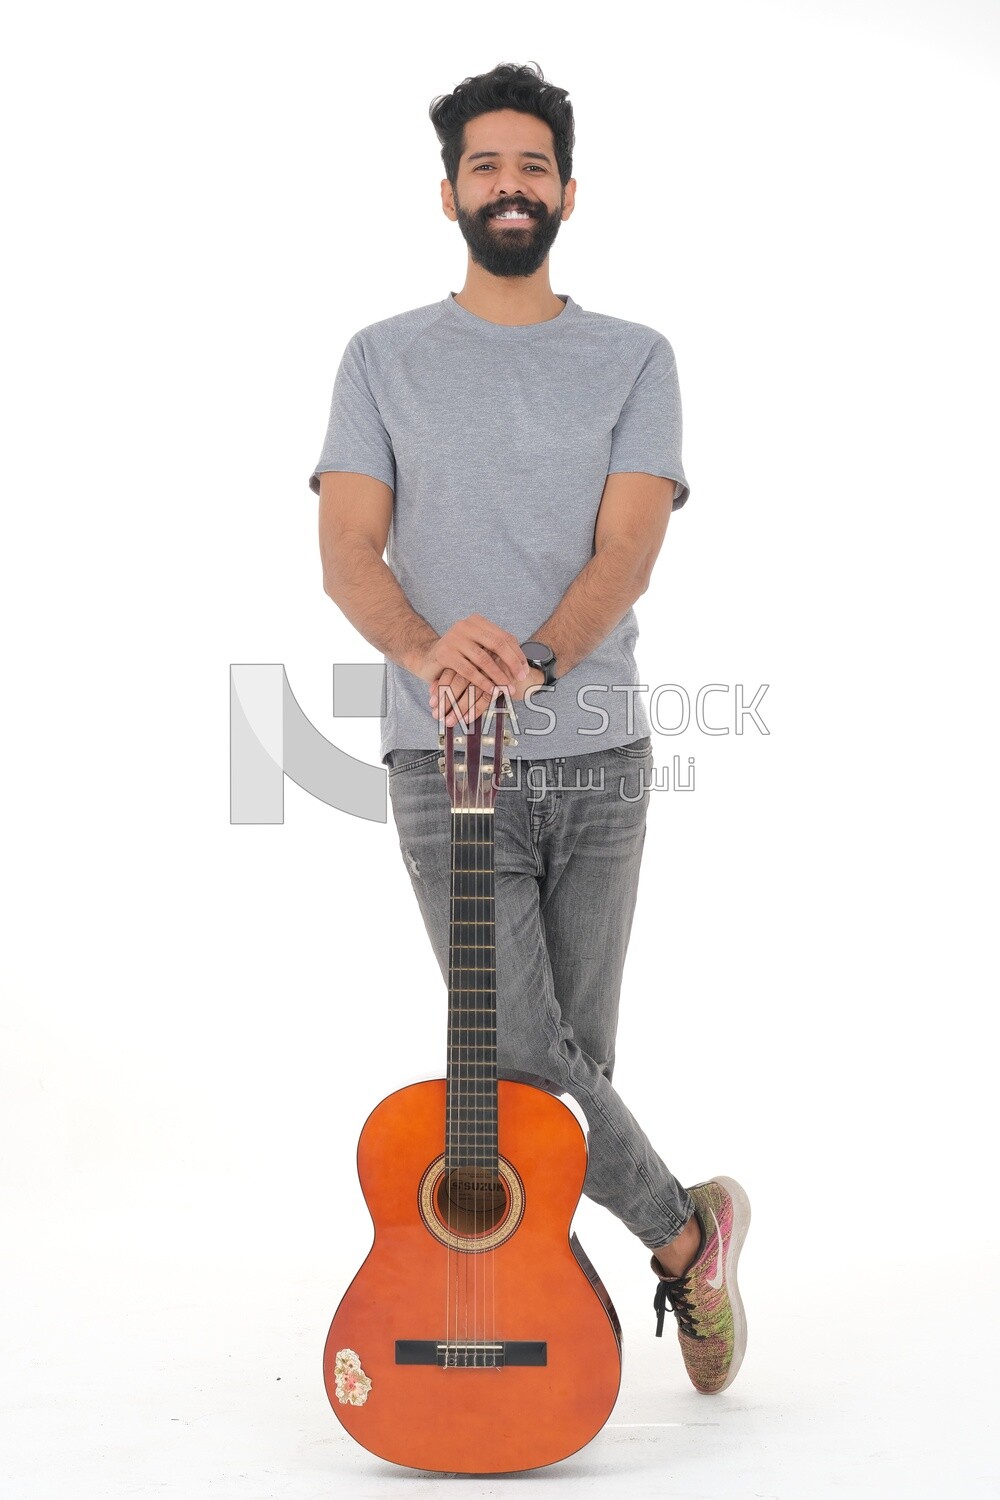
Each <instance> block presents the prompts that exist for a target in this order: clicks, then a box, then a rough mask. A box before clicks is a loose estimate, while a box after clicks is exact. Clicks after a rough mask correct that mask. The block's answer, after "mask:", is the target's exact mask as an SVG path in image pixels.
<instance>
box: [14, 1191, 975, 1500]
mask: <svg viewBox="0 0 1000 1500" xmlns="http://www.w3.org/2000/svg"><path fill="white" fill-rule="evenodd" d="M77 1196H78V1200H79V1195H77ZM98 1196H99V1197H100V1195H98ZM248 1210H249V1211H248V1215H247V1216H246V1217H244V1216H243V1215H236V1216H233V1217H230V1218H228V1220H227V1217H226V1215H222V1216H221V1219H220V1215H219V1214H218V1213H214V1212H213V1211H212V1208H211V1205H210V1204H209V1203H208V1202H207V1201H206V1205H205V1210H204V1214H203V1215H202V1216H201V1218H200V1219H199V1216H198V1214H197V1213H192V1212H191V1202H190V1201H189V1202H188V1205H187V1210H186V1211H185V1213H184V1215H183V1216H182V1217H181V1218H180V1219H178V1217H177V1216H176V1199H175V1198H174V1197H171V1195H170V1194H169V1193H165V1194H164V1195H163V1196H162V1198H161V1199H159V1200H158V1198H157V1194H156V1193H151V1194H150V1195H149V1197H148V1198H147V1200H146V1201H145V1203H144V1204H142V1205H141V1206H140V1205H138V1204H136V1203H135V1202H133V1203H132V1206H131V1207H130V1208H129V1209H128V1210H124V1209H121V1210H115V1209H113V1208H112V1207H111V1206H110V1205H109V1204H108V1203H107V1202H105V1203H104V1206H103V1207H100V1206H96V1205H95V1203H94V1202H85V1201H76V1202H73V1201H72V1195H70V1196H69V1198H67V1197H63V1198H62V1199H61V1200H59V1201H56V1200H54V1199H53V1200H52V1201H50V1202H49V1203H48V1204H47V1205H46V1204H44V1203H40V1202H39V1201H37V1200H36V1201H35V1202H34V1203H24V1204H19V1205H15V1233H14V1234H9V1235H8V1236H7V1240H6V1255H7V1258H8V1260H9V1269H8V1272H7V1275H6V1277H5V1282H6V1287H7V1290H8V1293H9V1291H10V1289H11V1287H12V1285H13V1286H14V1287H15V1288H16V1295H15V1296H14V1297H13V1298H11V1297H9V1296H8V1299H7V1312H6V1321H7V1328H6V1332H5V1338H4V1360H3V1387H2V1404H3V1418H4V1420H3V1435H2V1439H0V1475H2V1484H0V1489H2V1493H3V1496H4V1500H53V1497H59V1500H62V1497H72V1500H111V1497H118V1496H129V1495H150V1496H157V1497H173V1496H177V1497H183V1500H203V1497H204V1500H215V1497H218V1500H225V1497H229V1496H233V1497H240V1500H244V1497H245V1500H270V1497H280V1500H314V1497H321V1496H323V1497H326V1496H331V1495H332V1496H337V1497H345V1500H347V1497H354V1496H357V1497H365V1500H376V1497H383V1496H386V1497H389V1496H405V1495H407V1494H413V1493H418V1494H427V1493H432V1494H433V1493H437V1492H438V1490H439V1489H440V1490H441V1491H442V1492H443V1491H444V1489H445V1487H447V1490H448V1493H449V1494H451V1495H455V1496H459V1495H468V1496H480V1495H483V1496H487V1495H499V1494H501V1493H503V1492H505V1491H507V1490H508V1489H509V1488H510V1487H511V1486H515V1487H516V1490H517V1493H518V1494H519V1495H525V1496H527V1495H533V1494H541V1493H543V1492H545V1493H552V1492H553V1491H554V1490H558V1489H559V1488H560V1487H564V1486H570V1487H573V1489H574V1492H576V1491H580V1492H583V1493H593V1494H598V1493H600V1494H602V1495H606V1494H607V1492H608V1488H609V1485H611V1484H613V1485H614V1492H615V1494H616V1495H618V1494H622V1495H628V1496H677V1497H691V1500H695V1497H697V1500H713V1497H723V1496H726V1497H729V1496H741V1497H747V1500H755V1497H768V1500H772V1497H780V1500H812V1497H824V1496H837V1495H849V1496H851V1497H852V1500H861V1497H868V1496H871V1497H872V1500H886V1497H893V1496H899V1497H906V1500H918V1497H924V1496H926V1497H928V1500H930V1497H935V1500H937V1497H940V1496H943V1495H954V1496H960V1497H963V1500H965V1497H968V1500H974V1497H978V1496H996V1495H997V1494H1000V1464H998V1461H997V1456H996V1446H995V1435H994V1433H995V1429H994V1407H995V1397H996V1379H995V1372H994V1363H993V1361H994V1350H995V1348H996V1344H997V1339H996V1335H997V1324H996V1312H995V1307H993V1306H991V1307H990V1308H989V1309H988V1310H987V1309H984V1308H983V1307H982V1306H977V1301H978V1300H979V1296H980V1295H981V1294H977V1293H976V1292H975V1291H974V1290H973V1289H972V1288H971V1287H970V1289H969V1292H968V1299H967V1300H964V1299H963V1292H962V1280H961V1276H962V1274H963V1268H962V1267H956V1273H955V1275H954V1276H949V1275H940V1274H937V1275H935V1274H932V1272H931V1269H930V1267H929V1266H928V1267H926V1268H924V1267H921V1266H920V1264H919V1263H917V1262H915V1261H913V1260H904V1262H903V1264H902V1265H899V1264H898V1263H896V1262H894V1261H893V1255H894V1252H895V1251H896V1250H897V1249H898V1248H899V1247H898V1246H896V1245H892V1244H883V1245H882V1246H881V1247H880V1254H879V1259H878V1261H873V1262H872V1264H871V1267H870V1269H868V1270H866V1271H865V1272H864V1273H861V1272H855V1273H853V1274H851V1275H848V1276H845V1277H838V1276H836V1275H835V1274H833V1273H832V1272H831V1271H830V1270H828V1269H825V1270H823V1271H821V1272H814V1273H813V1274H812V1275H810V1276H806V1275H803V1274H802V1273H801V1272H800V1273H799V1274H798V1277H797V1279H796V1280H794V1281H792V1282H791V1283H789V1282H788V1281H787V1279H785V1280H783V1279H782V1274H781V1273H780V1272H779V1269H778V1268H777V1267H775V1266H774V1265H773V1264H772V1265H771V1266H767V1265H764V1264H762V1263H761V1259H762V1257H761V1256H760V1255H757V1256H755V1255H754V1253H753V1234H752V1232H751V1239H750V1240H748V1244H747V1250H746V1252H745V1255H744V1261H743V1267H742V1276H741V1280H742V1284H743V1287H744V1293H745V1300H746V1303H747V1307H748V1316H749V1323H750V1345H749V1350H748V1354H747V1358H746V1361H745V1364H744V1367H743V1370H742V1372H741V1374H740V1376H739V1378H738V1379H737V1381H736V1382H735V1384H734V1385H733V1387H732V1388H731V1390H730V1391H728V1392H726V1393H724V1394H723V1395H721V1396H717V1397H704V1396H699V1395H698V1394H697V1393H696V1392H695V1391H693V1390H692V1389H691V1388H690V1387H689V1386H688V1385H687V1383H686V1379H685V1376H684V1373H683V1369H682V1366H681V1362H680V1356H679V1351H678V1350H677V1347H676V1343H675V1341H674V1338H673V1336H672V1330H671V1328H670V1327H669V1326H668V1329H667V1330H666V1333H667V1334H670V1335H671V1336H670V1337H669V1338H668V1337H664V1338H663V1339H662V1340H659V1341H658V1340H656V1339H655V1338H654V1337H653V1315H652V1311H651V1307H650V1303H651V1297H652V1290H653V1283H652V1278H651V1276H650V1275H649V1273H648V1271H646V1270H645V1269H644V1268H643V1265H642V1262H641V1259H640V1258H639V1257H637V1256H636V1254H635V1253H634V1252H633V1250H632V1242H631V1241H630V1240H629V1239H628V1237H627V1236H625V1235H624V1233H623V1232H620V1231H619V1226H617V1225H616V1224H614V1223H613V1221H611V1220H609V1219H608V1217H607V1216H606V1215H603V1214H601V1213H600V1212H599V1211H598V1210H596V1209H593V1208H592V1207H591V1206H590V1205H586V1204H585V1205H584V1206H583V1210H582V1211H581V1220H580V1221H578V1222H579V1224H580V1232H581V1237H582V1238H583V1239H584V1243H585V1244H586V1245H587V1248H588V1250H589V1251H590V1253H591V1255H592V1257H593V1259H594V1260H595V1262H596V1263H597V1264H598V1265H599V1267H600V1269H601V1271H602V1274H603V1275H604V1277H605V1280H606V1281H607V1282H608V1284H609V1288H610V1290H611V1292H612V1295H613V1297H614V1300H615V1302H616V1305H617V1307H618V1311H619V1314H620V1316H621V1318H622V1322H623V1325H624V1334H625V1365H624V1376H623V1384H622V1392H621V1396H620V1398H619V1402H618V1405H617V1407H616V1409H615V1412H614V1414H613V1416H612V1419H611V1421H610V1422H609V1424H608V1425H607V1427H606V1428H605V1429H604V1431H603V1432H601V1434H600V1435H599V1436H598V1437H597V1438H596V1439H595V1440H594V1442H593V1443H591V1444H590V1445H589V1447H587V1448H586V1449H584V1450H583V1451H582V1452H581V1453H579V1454H577V1455H575V1456H574V1457H573V1458H571V1459H568V1460H566V1461H565V1462H564V1463H562V1464H559V1465H556V1466H553V1467H551V1468H549V1469H545V1470H539V1471H536V1472H535V1473H532V1474H522V1475H514V1476H501V1477H496V1478H490V1479H470V1478H457V1477H456V1478H452V1477H448V1476H440V1475H426V1474H415V1473H410V1472H408V1471H405V1470H400V1469H396V1468H395V1467H392V1466H389V1465H385V1464H383V1463H380V1462H378V1461H376V1460H374V1459H373V1458H371V1457H370V1456H369V1455H368V1454H367V1453H365V1452H364V1451H363V1450H361V1449H359V1448H357V1447H356V1446H355V1445H354V1444H353V1443H352V1442H351V1441H350V1439H348V1438H347V1437H346V1436H345V1435H344V1434H343V1433H342V1431H341V1429H340V1426H339V1424H338V1423H337V1421H336V1419H335V1418H334V1416H333V1414H332V1413H331V1411H330V1409H329V1406H328V1404H327V1399H326V1394H325V1391H324V1388H323V1384H322V1379H321V1373H320V1357H321V1350H322V1345H323V1340H324V1337H325V1333H326V1328H327V1326H328V1324H329V1320H330V1317H331V1316H332V1312H333V1309H334V1307H335V1305H336V1302H337V1300H338V1298H339V1296H340V1294H341V1292H342V1290H343V1287H344V1284H345V1281H346V1280H347V1279H349V1276H350V1274H351V1273H352V1272H353V1270H354V1269H356V1264H355V1262H356V1260H357V1259H358V1255H357V1250H358V1247H357V1243H356V1240H357V1235H356V1232H355V1229H354V1226H353V1225H352V1229H351V1234H350V1236H349V1238H350V1240H351V1241H352V1243H350V1244H348V1245H345V1246H343V1247H341V1248H340V1249H339V1250H338V1251H337V1252H336V1253H335V1255H334V1257H333V1263H332V1264H324V1263H323V1257H322V1256H321V1255H319V1254H318V1253H317V1247H316V1245H315V1244H308V1245H302V1244H299V1245H296V1244H295V1243H292V1241H293V1240H295V1238H296V1237H297V1236H298V1235H300V1233H301V1231H300V1230H297V1229H295V1226H294V1225H291V1226H289V1227H288V1232H287V1233H286V1232H285V1229H284V1228H283V1222H282V1216H281V1215H280V1214H277V1213H272V1212H271V1211H270V1210H269V1207H268V1205H267V1204H256V1205H253V1204H251V1205H248ZM583 1221H585V1222H583ZM227 1222H228V1224H229V1233H228V1236H227V1231H226V1223H227ZM254 1224H256V1225H257V1229H256V1230H255V1229H254V1228H253V1225H254ZM248 1226H249V1227H248ZM764 1242H765V1243H766V1240H765V1241H764ZM364 1248H365V1247H364V1246H362V1253H363V1250H364ZM297 1256H298V1258H297ZM890 1267H891V1274H890ZM964 1269H965V1270H966V1271H967V1272H968V1273H972V1272H974V1274H975V1275H976V1276H978V1277H980V1278H981V1280H980V1285H985V1286H990V1287H991V1286H992V1285H995V1279H996V1278H995V1270H996V1266H995V1264H994V1265H993V1267H992V1268H990V1267H987V1266H984V1265H983V1263H982V1260H981V1259H979V1258H977V1259H976V1262H975V1265H974V1266H973V1265H971V1264H970V1266H969V1267H968V1268H964ZM991 1269H992V1271H993V1272H994V1275H993V1276H992V1278H991V1277H990V1275H989V1271H990V1270H991Z"/></svg>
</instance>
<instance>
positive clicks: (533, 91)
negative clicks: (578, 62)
mask: <svg viewBox="0 0 1000 1500" xmlns="http://www.w3.org/2000/svg"><path fill="white" fill-rule="evenodd" d="M496 109H516V110H520V112H521V113H522V114H525V115H537V116H538V118H539V119H540V120H544V121H545V123H546V125H548V126H549V128H550V130H551V131H552V139H553V142H554V145H555V152H556V166H557V168H558V169H559V180H560V182H561V183H562V185H563V187H565V186H566V184H567V182H568V181H569V179H570V178H571V177H572V175H573V106H572V104H570V102H569V91H568V89H560V88H557V87H556V85H555V84H554V83H547V82H546V80H545V77H544V75H543V73H542V70H541V68H540V67H539V65H538V63H525V64H524V66H523V67H522V66H520V65H519V64H518V63H497V65H496V67H495V68H494V69H493V71H492V72H491V73H479V74H478V75H477V76H476V77H475V78H466V79H463V81H462V82H461V83H460V84H459V85H458V87H457V88H456V89H455V90H454V92H453V93H451V94H439V95H438V97H437V98H436V99H433V100H432V101H431V107H430V117H431V124H432V125H433V126H434V129H435V130H436V132H437V138H438V140H439V141H440V142H441V160H442V161H443V162H444V170H445V176H446V177H447V179H448V181H449V182H450V183H451V185H452V187H454V186H455V181H456V178H457V177H458V163H459V159H460V158H461V155H462V151H463V148H464V145H465V127H466V125H467V124H468V122H469V121H470V120H474V119H475V118H476V116H477V115H486V114H490V113H492V111H493V110H496Z"/></svg>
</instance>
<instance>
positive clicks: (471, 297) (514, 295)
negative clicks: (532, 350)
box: [455, 260, 565, 327]
mask: <svg viewBox="0 0 1000 1500" xmlns="http://www.w3.org/2000/svg"><path fill="white" fill-rule="evenodd" d="M455 301H456V302H457V303H458V305H459V307H464V308H465V310H466V312H470V313H475V315H476V317H477V318H485V319H486V321H487V322H488V323H502V324H505V325H506V326H507V327H516V326H518V325H521V324H525V323H547V322H548V321H549V319H550V318H558V316H559V314H560V313H561V312H562V311H563V309H564V307H565V303H563V302H562V301H561V300H560V299H559V298H558V297H557V296H556V294H555V292H554V291H553V290H552V288H551V287H550V285H549V265H548V261H547V260H546V262H545V264H544V265H543V266H540V267H539V269H538V270H537V271H536V272H535V274H534V276H491V275H490V274H489V272H488V271H484V270H483V268H482V266H477V265H476V263H475V261H473V260H470V262H469V269H468V271H467V273H466V277H465V285H464V286H463V288H462V290H461V291H460V292H457V293H456V294H455Z"/></svg>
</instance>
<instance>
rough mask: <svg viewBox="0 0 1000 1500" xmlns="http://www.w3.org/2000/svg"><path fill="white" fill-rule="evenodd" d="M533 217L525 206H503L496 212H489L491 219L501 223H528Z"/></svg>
mask: <svg viewBox="0 0 1000 1500" xmlns="http://www.w3.org/2000/svg"><path fill="white" fill-rule="evenodd" d="M534 217H535V216H534V214H532V213H529V212H528V210H527V209H526V208H503V209H500V211H499V212H498V213H492V214H490V219H491V220H494V221H497V222H499V223H501V224H530V223H531V222H532V220H533V219H534Z"/></svg>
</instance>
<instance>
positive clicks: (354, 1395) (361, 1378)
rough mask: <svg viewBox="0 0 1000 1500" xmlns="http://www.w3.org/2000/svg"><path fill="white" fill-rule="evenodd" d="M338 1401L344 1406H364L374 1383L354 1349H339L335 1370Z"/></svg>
mask: <svg viewBox="0 0 1000 1500" xmlns="http://www.w3.org/2000/svg"><path fill="white" fill-rule="evenodd" d="M335 1377H336V1389H337V1400H338V1401H340V1402H341V1403H342V1404H343V1405H344V1406H364V1404H365V1402H366V1401H367V1400H368V1392H369V1391H370V1390H371V1388H372V1383H371V1381H370V1380H369V1378H368V1376H367V1375H366V1374H365V1372H364V1370H363V1369H362V1368H361V1360H360V1358H359V1357H358V1355H356V1354H355V1352H354V1350H353V1349H339V1350H338V1351H337V1363H336V1369H335Z"/></svg>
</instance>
